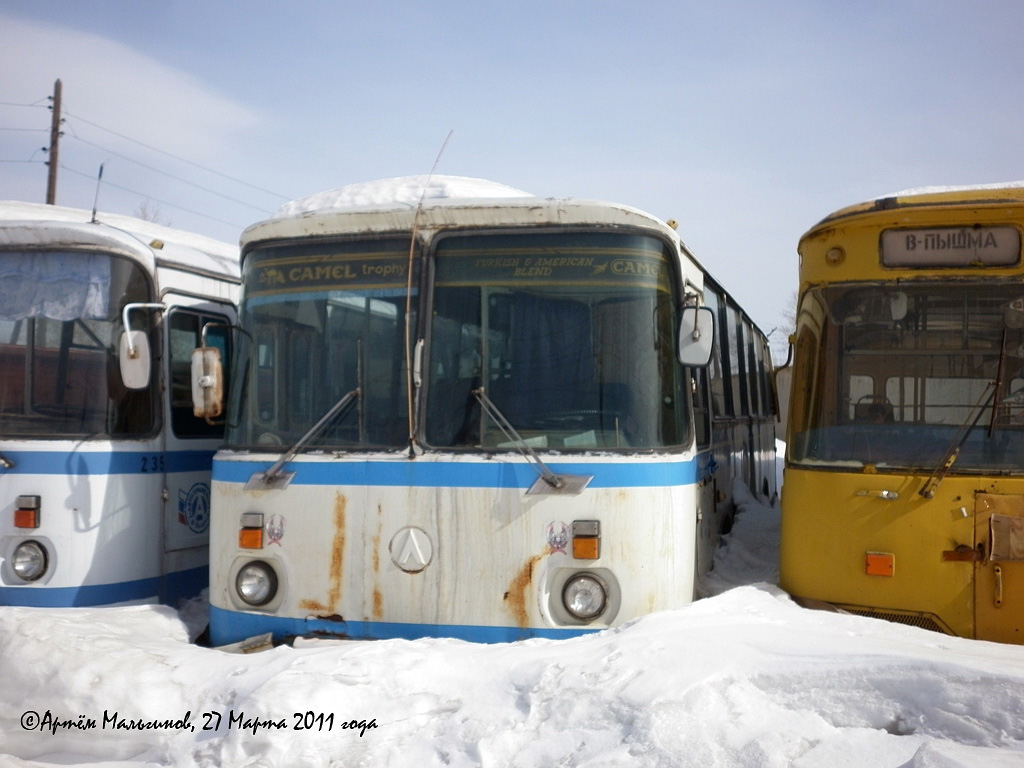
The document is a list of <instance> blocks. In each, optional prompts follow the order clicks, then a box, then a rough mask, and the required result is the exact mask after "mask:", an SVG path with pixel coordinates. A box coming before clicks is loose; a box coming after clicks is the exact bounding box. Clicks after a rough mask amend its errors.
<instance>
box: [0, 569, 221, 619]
mask: <svg viewBox="0 0 1024 768" xmlns="http://www.w3.org/2000/svg"><path fill="white" fill-rule="evenodd" d="M209 573H210V572H209V568H208V567H207V566H205V565H204V566H201V567H199V568H190V569H189V570H186V571H176V572H174V573H169V574H167V575H166V576H154V577H152V578H148V579H136V580H134V581H122V582H117V583H114V584H88V585H85V586H80V587H46V586H34V585H28V584H26V585H25V586H23V587H0V605H15V606H22V607H26V608H71V607H85V606H94V605H110V604H112V603H126V602H129V601H134V600H159V601H160V602H162V603H164V604H166V605H174V604H175V603H176V602H177V601H179V600H182V599H185V598H190V597H196V596H197V595H198V594H199V593H200V592H202V590H203V589H205V588H206V587H207V586H208V583H209Z"/></svg>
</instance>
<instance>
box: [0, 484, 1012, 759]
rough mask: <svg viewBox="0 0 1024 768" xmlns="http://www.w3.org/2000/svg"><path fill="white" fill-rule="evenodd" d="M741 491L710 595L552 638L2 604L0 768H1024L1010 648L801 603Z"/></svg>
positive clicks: (763, 520) (762, 515)
mask: <svg viewBox="0 0 1024 768" xmlns="http://www.w3.org/2000/svg"><path fill="white" fill-rule="evenodd" d="M741 507H742V512H741V514H740V515H739V517H738V519H737V521H736V525H735V527H734V529H733V532H732V533H731V534H730V535H729V537H728V539H727V541H726V545H725V546H724V547H723V548H722V549H721V551H720V553H719V557H718V558H717V559H716V571H717V572H718V573H717V575H716V577H715V578H714V579H710V580H709V581H708V583H707V584H706V585H705V586H706V587H707V588H708V590H709V593H710V594H712V595H713V596H711V597H709V598H707V599H704V600H701V601H698V602H697V603H695V604H693V605H692V606H689V607H687V608H685V609H682V610H678V611H668V612H662V613H657V614H653V615H650V616H646V617H644V618H641V619H638V620H636V621H634V622H632V623H630V624H628V625H625V626H623V627H620V628H618V629H615V630H608V631H605V632H601V633H598V634H594V635H589V636H585V637H580V638H576V639H572V640H565V641H550V640H531V641H525V642H520V643H510V644H499V645H477V644H472V643H466V642H461V641H455V640H436V639H427V640H419V641H412V642H410V641H400V640H395V641H378V642H342V643H337V642H333V643H311V644H308V645H306V646H304V647H299V648H288V647H281V648H276V649H274V650H270V651H266V652H263V653H256V654H251V655H234V654H227V653H224V652H222V651H218V650H211V649H206V648H199V647H196V646H194V645H190V644H189V643H188V642H187V638H188V630H187V629H186V624H185V622H184V621H183V620H182V619H181V618H180V617H179V616H178V615H177V614H175V613H174V612H173V611H171V610H169V609H167V608H160V607H135V608H108V609H68V610H43V609H29V608H0V680H3V681H4V685H3V686H2V687H0V752H2V753H4V754H5V755H6V757H4V758H0V765H3V766H32V767H33V768H40V767H41V766H51V765H67V764H92V765H102V766H107V767H108V768H133V767H138V766H232V767H233V766H250V767H256V766H260V767H262V768H270V767H271V766H282V767H284V766H288V767H289V768H292V767H300V766H442V765H446V766H519V767H522V768H528V767H529V768H533V767H536V768H547V767H548V766H554V765H559V766H579V767H581V768H582V766H588V767H592V768H597V767H605V766H643V767H644V768H648V767H651V766H653V767H655V768H657V767H658V766H666V767H667V766H700V768H707V767H708V766H716V767H717V766H726V767H731V766H736V767H737V768H774V767H778V768H783V767H784V766H785V767H786V768H819V767H826V768H889V767H891V768H976V767H977V766H986V767H990V766H991V767H994V768H1001V767H1005V766H1024V717H1022V713H1024V648H1022V647H1018V646H1009V645H998V644H995V643H985V642H977V641H971V640H963V639H959V638H952V637H947V636H944V635H939V634H935V633H930V632H927V631H924V630H921V629H917V628H913V627H906V626H900V625H896V624H889V623H886V622H882V621H877V620H873V619H867V618H862V617H857V616H849V615H843V614H837V613H826V612H816V611H808V610H804V609H802V608H799V607H798V606H796V605H795V604H794V603H793V602H792V601H790V600H789V598H788V597H787V596H786V595H785V594H783V593H782V592H781V591H780V590H779V589H778V588H776V587H774V586H772V585H771V581H772V580H773V579H774V568H775V565H774V563H775V555H774V552H773V547H775V542H776V541H777V538H778V526H777V523H778V510H777V509H775V508H770V507H767V506H765V505H764V504H763V503H761V502H758V501H757V500H756V499H753V498H750V497H748V498H744V499H742V500H741ZM744 580H747V583H746V584H743V583H742V582H743V581H744ZM195 612H196V606H195V604H192V605H190V606H189V607H188V609H187V610H186V612H185V618H186V619H187V620H188V623H189V624H194V623H195V618H196V617H195ZM115 712H116V713H117V717H118V718H120V719H121V721H124V722H131V721H136V722H137V723H141V724H143V725H145V724H147V723H149V724H156V725H158V727H155V728H150V729H145V730H122V729H118V728H116V727H115V725H116V723H117V722H118V721H117V720H113V721H110V720H108V723H109V724H108V726H107V727H106V728H104V727H101V726H102V723H103V718H104V713H106V714H107V716H108V718H110V717H111V716H112V715H113V713H115ZM33 713H34V714H33ZM296 713H299V717H298V719H296ZM306 713H309V715H307V714H306ZM320 715H322V717H319V718H318V716H320ZM89 719H92V720H94V721H95V722H96V727H95V728H92V729H90V730H78V729H77V728H65V727H55V726H54V723H55V722H58V721H60V722H65V721H72V722H78V723H82V722H88V720H89ZM40 721H42V723H43V724H44V725H40ZM307 722H308V723H309V724H310V725H311V726H312V729H306V730H298V729H297V728H296V725H304V724H306V723H307ZM318 725H319V727H318ZM278 726H280V728H279V727H278ZM327 726H330V727H329V728H328V727H327ZM342 726H345V727H342ZM207 729H208V730H207Z"/></svg>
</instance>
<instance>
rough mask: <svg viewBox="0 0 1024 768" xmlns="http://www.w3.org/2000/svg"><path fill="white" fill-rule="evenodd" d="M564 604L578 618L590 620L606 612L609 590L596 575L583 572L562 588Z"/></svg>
mask: <svg viewBox="0 0 1024 768" xmlns="http://www.w3.org/2000/svg"><path fill="white" fill-rule="evenodd" d="M562 604H563V605H565V610H567V611H568V612H569V613H571V614H572V615H573V616H575V617H576V618H577V619H582V620H583V621H590V620H591V619H595V618H597V617H598V616H600V615H601V614H602V613H603V612H604V608H605V606H606V605H607V604H608V591H607V590H606V589H605V587H604V584H603V583H601V580H600V579H598V578H597V577H596V576H590V575H588V574H582V573H581V574H580V575H578V576H573V577H572V578H571V579H569V581H567V582H566V584H565V589H563V590H562Z"/></svg>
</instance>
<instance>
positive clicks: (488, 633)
mask: <svg viewBox="0 0 1024 768" xmlns="http://www.w3.org/2000/svg"><path fill="white" fill-rule="evenodd" d="M598 631H600V630H597V629H551V628H541V627H526V628H524V627H489V626H478V625H472V624H398V623H394V622H387V621H328V620H326V619H312V618H308V619H307V618H301V619H300V618H292V617H288V616H272V615H270V614H264V613H244V612H241V611H229V610H225V609H224V608H217V607H216V606H213V605H211V606H210V642H211V644H212V645H214V646H219V645H228V644H230V643H237V642H239V641H241V640H246V639H248V638H250V637H255V636H256V635H262V634H265V633H267V632H270V633H272V634H273V636H274V639H276V640H282V639H286V638H292V637H302V636H305V635H313V636H315V637H319V638H330V637H335V638H339V639H348V638H351V639H353V640H394V639H398V640H419V639H420V638H423V637H448V638H455V639H458V640H467V641H469V642H474V643H512V642H516V641H517V640H529V639H531V638H537V637H540V638H545V639H548V640H565V639H568V638H572V637H579V636H580V635H587V634H592V633H594V632H598Z"/></svg>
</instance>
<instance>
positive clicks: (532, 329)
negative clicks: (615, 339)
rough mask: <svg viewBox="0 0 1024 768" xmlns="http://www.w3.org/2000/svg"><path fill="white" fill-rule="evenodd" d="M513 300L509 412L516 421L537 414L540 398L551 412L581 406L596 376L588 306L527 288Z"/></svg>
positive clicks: (510, 331) (509, 357) (509, 365)
mask: <svg viewBox="0 0 1024 768" xmlns="http://www.w3.org/2000/svg"><path fill="white" fill-rule="evenodd" d="M513 302H514V303H513V305H512V317H511V324H510V327H509V334H510V344H509V347H510V349H509V352H510V354H509V356H508V367H509V368H510V369H511V371H512V372H513V373H514V377H515V378H514V381H513V382H510V383H511V384H512V386H509V387H508V392H507V393H505V397H504V398H503V401H504V402H505V403H507V408H508V412H507V413H506V416H508V418H509V419H511V420H512V422H513V423H515V422H516V420H517V419H518V418H520V417H521V416H525V415H526V414H532V413H534V412H535V411H536V409H537V402H538V398H542V400H543V402H544V404H545V407H546V408H548V409H549V410H551V411H562V410H570V409H572V408H573V407H579V403H578V401H579V398H580V396H581V395H583V394H585V393H586V390H587V389H588V387H589V388H593V387H592V386H591V385H592V383H593V378H594V374H593V352H592V350H591V332H590V312H589V311H588V309H587V307H586V306H585V305H583V304H577V305H573V304H572V303H570V302H568V301H563V300H559V299H548V298H545V297H543V296H535V295H532V294H529V293H522V292H519V293H516V294H513ZM506 398H507V399H506Z"/></svg>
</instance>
